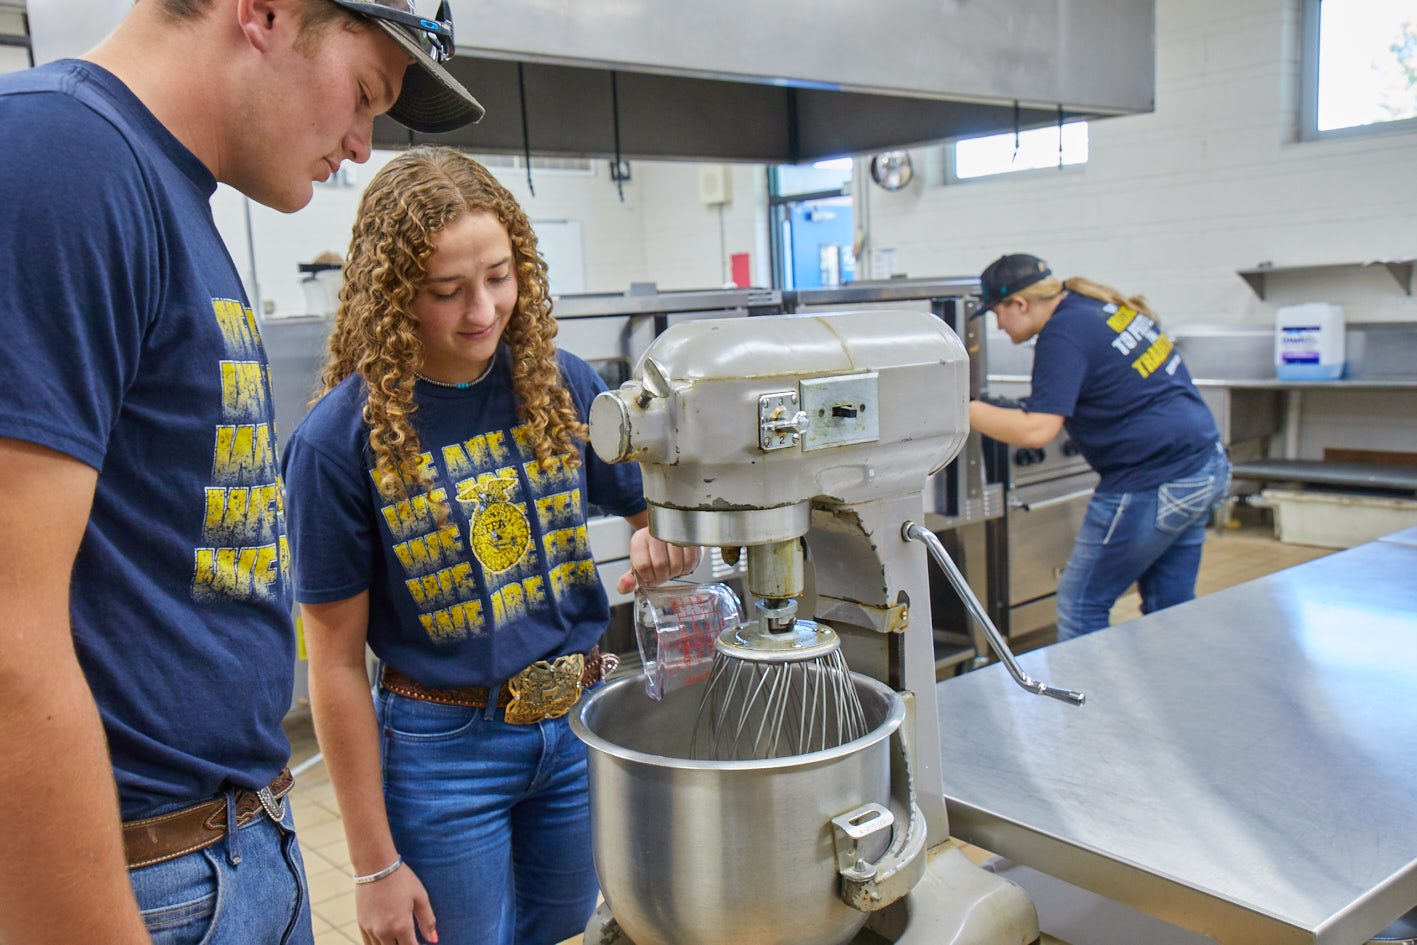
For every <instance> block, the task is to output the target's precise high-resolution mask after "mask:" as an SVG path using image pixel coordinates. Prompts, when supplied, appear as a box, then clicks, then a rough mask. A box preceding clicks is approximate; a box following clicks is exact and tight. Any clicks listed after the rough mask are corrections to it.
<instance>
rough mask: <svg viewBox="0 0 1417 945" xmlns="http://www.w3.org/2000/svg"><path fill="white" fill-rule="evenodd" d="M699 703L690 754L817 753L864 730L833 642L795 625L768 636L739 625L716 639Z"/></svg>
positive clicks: (807, 624) (720, 757)
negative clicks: (710, 666)
mask: <svg viewBox="0 0 1417 945" xmlns="http://www.w3.org/2000/svg"><path fill="white" fill-rule="evenodd" d="M715 649H716V652H715V654H714V659H713V668H712V669H711V670H710V671H709V677H708V681H707V683H705V685H704V693H703V697H702V698H701V699H700V701H699V713H698V717H697V718H696V719H695V721H694V731H693V735H692V736H691V740H690V753H691V754H690V757H692V758H695V759H698V760H713V761H734V760H766V759H770V758H787V757H790V756H793V755H801V754H806V753H808V752H814V751H823V750H825V749H828V748H835V747H837V746H839V745H844V744H846V743H847V742H849V741H852V740H854V739H857V738H860V737H861V736H863V735H865V734H866V733H867V731H868V728H867V725H866V714H865V712H864V711H863V709H862V708H861V700H860V698H859V697H858V696H857V693H856V686H855V685H854V684H853V683H852V680H851V672H850V670H849V669H848V668H847V666H846V659H845V657H843V656H842V655H841V642H840V640H838V639H837V635H836V632H835V631H833V630H832V629H831V628H830V627H822V626H819V625H818V624H816V623H815V622H813V621H810V620H798V621H795V623H794V624H793V625H792V626H791V627H790V628H789V629H787V630H785V631H781V632H769V631H765V630H760V629H758V627H757V625H756V624H744V625H742V626H740V627H737V628H734V629H730V630H725V631H724V632H723V633H722V634H720V635H719V637H718V641H717V643H716V647H715Z"/></svg>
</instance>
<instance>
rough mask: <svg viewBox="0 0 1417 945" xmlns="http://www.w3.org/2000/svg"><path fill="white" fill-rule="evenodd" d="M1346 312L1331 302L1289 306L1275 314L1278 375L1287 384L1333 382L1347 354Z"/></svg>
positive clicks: (1275, 349) (1275, 350)
mask: <svg viewBox="0 0 1417 945" xmlns="http://www.w3.org/2000/svg"><path fill="white" fill-rule="evenodd" d="M1343 329H1344V325H1343V309H1341V308H1339V307H1338V306H1337V305H1334V304H1332V303H1330V302H1306V303H1304V304H1303V305H1285V306H1283V307H1281V308H1280V309H1279V310H1278V311H1277V312H1275V313H1274V373H1275V376H1276V377H1278V378H1279V379H1280V380H1286V381H1332V380H1337V379H1338V378H1340V377H1342V376H1343V368H1344V365H1345V363H1346V359H1347V355H1346V353H1345V348H1344V338H1343Z"/></svg>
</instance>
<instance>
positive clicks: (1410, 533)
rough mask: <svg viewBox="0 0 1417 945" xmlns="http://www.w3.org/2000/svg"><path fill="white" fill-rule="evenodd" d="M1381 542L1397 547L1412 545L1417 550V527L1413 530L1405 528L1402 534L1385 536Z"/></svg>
mask: <svg viewBox="0 0 1417 945" xmlns="http://www.w3.org/2000/svg"><path fill="white" fill-rule="evenodd" d="M1379 540H1380V541H1386V542H1391V543H1392V544H1395V545H1410V546H1412V547H1414V548H1417V525H1414V526H1412V527H1411V528H1404V529H1403V530H1402V531H1400V532H1393V533H1392V534H1391V535H1384V536H1383V537H1382V538H1381V539H1379Z"/></svg>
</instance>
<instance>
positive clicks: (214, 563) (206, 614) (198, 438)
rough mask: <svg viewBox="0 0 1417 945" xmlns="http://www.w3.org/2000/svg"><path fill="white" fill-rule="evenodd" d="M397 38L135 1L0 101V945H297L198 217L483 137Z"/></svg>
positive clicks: (287, 642)
mask: <svg viewBox="0 0 1417 945" xmlns="http://www.w3.org/2000/svg"><path fill="white" fill-rule="evenodd" d="M407 10H408V8H407V7H406V6H405V5H404V4H403V3H402V2H401V0H400V2H398V3H396V5H395V6H393V7H382V6H377V5H370V4H357V3H350V2H348V0H196V2H193V0H139V2H138V3H137V5H136V7H135V8H134V9H133V10H132V11H131V12H130V13H129V14H128V15H127V17H126V18H125V19H124V21H123V23H122V24H121V25H120V26H119V27H118V29H117V31H116V32H115V33H114V34H113V35H111V36H110V37H109V38H108V39H107V40H105V41H104V42H103V43H102V44H101V45H100V46H98V47H97V48H96V49H94V50H93V51H92V52H91V53H89V55H88V56H87V57H86V58H85V59H83V60H66V61H60V62H56V63H51V64H48V65H45V66H41V67H40V68H37V69H31V70H28V71H26V72H21V73H16V74H13V75H10V76H6V77H4V78H0V141H3V147H0V206H4V207H5V222H4V224H3V225H0V272H3V273H4V274H5V277H4V279H0V318H3V319H4V325H5V329H6V344H5V345H4V346H0V373H2V374H3V376H4V378H5V384H4V385H3V388H0V465H3V468H4V469H5V472H6V475H5V476H4V477H3V479H0V538H3V540H0V612H3V613H4V615H5V617H4V620H3V622H0V718H3V719H4V720H5V725H4V726H3V727H2V728H0V758H3V759H4V762H5V763H4V765H3V766H0V941H4V942H13V943H20V942H24V943H25V945H39V943H66V945H67V943H73V942H104V943H110V945H130V943H144V942H148V941H149V940H150V935H149V931H150V930H151V931H156V930H157V929H159V928H161V929H163V930H164V931H163V935H164V939H163V940H164V941H173V942H177V941H184V942H185V941H193V942H195V941H198V940H202V941H207V942H210V943H212V945H235V943H241V945H259V943H271V945H274V943H276V942H282V943H284V942H291V943H299V942H305V943H309V942H310V941H311V930H310V918H309V906H308V895H307V894H306V891H305V887H304V877H303V874H302V871H301V867H300V854H299V850H298V847H297V846H296V844H295V841H294V834H293V827H292V824H291V819H290V814H289V811H288V810H286V809H285V807H284V805H283V804H282V802H281V800H280V795H281V794H282V793H283V792H284V791H285V790H287V789H288V787H289V783H290V779H289V775H288V774H287V773H285V772H283V770H282V769H283V768H284V766H285V764H286V760H287V757H288V755H289V745H288V744H287V742H286V740H285V737H284V735H283V733H282V731H281V727H280V723H281V719H282V717H283V715H284V714H285V711H286V709H287V708H288V707H289V701H290V694H291V681H292V670H293V665H294V659H295V645H294V634H293V630H292V627H291V622H290V607H291V597H290V578H289V560H288V558H289V555H288V546H287V541H286V528H285V519H284V506H283V497H282V494H281V482H280V478H279V476H278V465H277V461H276V456H275V444H276V434H275V429H274V422H273V412H272V402H271V392H270V386H269V380H268V373H267V369H266V358H265V353H264V350H263V348H262V346H261V339H260V332H259V329H258V323H257V319H256V317H255V316H254V314H253V313H252V311H251V307H250V304H249V302H248V300H247V298H246V295H245V292H244V291H243V288H242V284H241V279H240V276H239V275H238V273H237V270H236V268H235V266H234V265H233V264H232V261H231V258H230V256H229V255H228V253H227V251H226V248H225V247H224V246H223V244H222V241H221V239H220V237H219V235H218V233H217V230H216V227H215V225H214V222H213V220H212V214H211V208H210V203H209V201H210V198H211V196H212V193H213V192H214V191H215V189H216V185H217V183H218V182H224V183H228V184H230V185H232V186H234V187H236V188H237V189H238V190H240V191H242V192H243V193H245V194H246V195H248V196H250V197H252V198H254V199H256V200H258V201H260V202H262V203H264V204H266V205H268V206H271V207H274V208H276V209H279V210H283V211H294V210H297V209H299V208H300V207H302V206H304V205H305V204H306V203H307V202H308V201H309V200H310V197H311V193H312V182H313V181H315V180H324V179H326V178H328V177H329V175H330V174H332V173H333V172H334V171H335V170H336V169H337V168H338V166H339V164H340V162H341V161H344V160H353V161H356V162H362V161H364V160H366V159H367V158H368V156H369V147H370V138H371V133H372V126H373V120H374V116H375V115H377V114H380V113H383V112H385V111H390V110H391V109H392V111H391V115H392V116H393V117H395V118H397V119H399V120H401V121H403V122H404V123H405V124H407V125H409V126H410V127H412V128H415V129H417V130H424V131H441V130H448V129H450V128H453V127H457V126H458V125H461V124H465V123H466V122H468V121H470V120H476V119H477V118H478V117H480V115H481V106H479V105H478V104H477V103H476V101H475V100H474V99H472V97H471V96H470V95H468V93H467V92H466V91H465V90H463V89H462V88H461V86H459V85H458V84H457V83H456V82H455V81H454V80H453V79H452V78H451V77H450V76H449V75H448V74H447V73H446V71H445V70H443V69H442V67H441V66H439V65H437V63H436V62H435V59H434V57H435V56H437V57H442V56H444V55H451V24H450V23H437V22H434V21H430V20H423V21H420V20H419V19H418V18H416V17H413V16H411V15H409V13H408V12H406V11H407ZM430 50H431V53H430ZM406 76H407V77H408V79H409V81H408V82H405V77H406ZM120 820H121V821H122V822H123V827H122V828H121V829H120ZM125 861H126V862H125ZM125 866H126V869H125Z"/></svg>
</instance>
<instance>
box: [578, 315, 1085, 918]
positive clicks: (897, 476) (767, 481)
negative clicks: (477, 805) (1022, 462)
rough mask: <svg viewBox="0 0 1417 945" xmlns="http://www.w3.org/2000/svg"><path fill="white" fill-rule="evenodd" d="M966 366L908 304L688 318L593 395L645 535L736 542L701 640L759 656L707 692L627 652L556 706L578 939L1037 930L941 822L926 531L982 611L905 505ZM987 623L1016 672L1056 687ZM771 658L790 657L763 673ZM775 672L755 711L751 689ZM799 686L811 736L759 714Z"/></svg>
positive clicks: (934, 450) (956, 404)
mask: <svg viewBox="0 0 1417 945" xmlns="http://www.w3.org/2000/svg"><path fill="white" fill-rule="evenodd" d="M968 371H969V365H968V355H967V353H966V352H965V350H964V347H963V345H962V344H961V343H960V341H959V339H958V337H957V336H956V335H955V334H954V332H952V331H951V330H950V328H949V327H948V326H947V325H945V324H944V322H942V321H940V320H939V319H937V318H935V317H933V316H931V315H929V314H927V313H922V312H908V311H871V312H843V313H829V314H818V315H812V316H771V317H757V318H750V319H723V320H701V321H694V322H687V323H682V324H679V325H676V326H674V327H673V328H671V329H670V330H669V331H667V332H665V333H664V334H663V335H661V336H660V337H659V338H658V339H656V341H655V342H654V344H653V345H651V346H650V348H649V350H648V351H647V352H646V354H645V357H644V359H643V360H642V361H641V365H640V370H639V373H640V378H639V379H638V380H632V381H629V382H627V383H626V384H624V385H623V386H622V387H621V388H620V389H619V390H617V391H611V392H607V393H603V394H601V395H600V396H599V397H598V398H597V399H596V400H595V402H594V404H593V405H592V407H591V412H590V430H591V445H592V447H593V448H594V449H595V451H596V453H597V454H598V455H599V456H600V457H601V458H602V459H604V460H606V461H608V462H638V463H640V466H641V469H642V471H643V476H644V490H645V498H646V499H647V500H648V503H649V518H650V530H651V532H652V533H653V534H654V535H656V536H657V537H659V538H661V539H663V540H665V541H669V542H673V543H677V544H683V545H715V546H719V547H721V548H724V549H732V550H733V551H734V552H736V549H738V548H740V547H743V548H746V554H747V572H748V574H747V589H748V591H749V593H750V594H751V596H752V597H753V598H755V599H756V602H757V603H756V608H757V609H756V614H755V615H752V616H750V619H749V621H748V622H747V623H745V624H744V625H743V626H742V627H740V628H737V629H736V630H730V631H728V632H725V633H724V634H723V636H721V637H720V638H719V641H718V652H719V654H720V659H721V660H724V661H728V665H729V666H731V668H732V670H733V671H737V670H740V669H741V668H742V667H741V666H739V665H735V664H733V662H732V661H734V660H741V661H743V662H744V664H745V665H749V666H750V667H751V668H752V669H753V670H755V671H756V670H761V671H762V673H763V676H762V678H763V679H764V680H765V682H755V683H753V684H751V685H749V684H747V683H744V684H743V685H741V686H737V684H735V686H737V688H735V689H734V690H732V692H733V693H737V695H736V696H734V695H732V694H730V695H728V696H725V695H724V693H725V692H729V690H725V689H724V688H723V686H724V685H726V684H725V683H723V682H722V680H724V679H726V678H727V677H726V676H725V675H724V672H726V671H727V670H724V668H723V667H717V668H716V670H715V677H716V678H718V679H719V680H720V682H719V683H715V682H714V679H715V677H711V678H710V679H709V680H707V681H705V682H701V683H698V684H696V685H694V686H690V687H688V688H685V689H682V690H678V691H675V692H672V693H670V694H669V695H668V696H666V697H665V698H664V699H663V701H661V702H657V703H656V702H651V701H650V700H649V699H648V698H647V697H646V695H645V694H644V691H643V686H642V685H640V684H639V681H638V680H636V679H633V678H627V679H620V680H617V681H614V682H612V683H610V684H608V685H606V686H603V687H601V688H599V689H597V690H595V691H593V692H592V693H590V694H589V695H588V696H587V697H586V698H585V699H584V700H582V702H581V704H580V705H579V706H578V708H577V710H576V711H575V713H574V714H573V717H572V725H573V727H574V728H575V730H576V733H577V734H578V735H579V736H580V737H581V738H582V739H583V740H584V741H585V742H586V743H587V745H588V746H589V755H590V786H591V810H592V822H593V834H594V846H595V858H596V870H597V875H598V876H599V878H600V883H601V888H602V891H603V892H604V895H605V900H606V901H605V903H604V904H603V905H602V907H601V908H600V909H599V910H598V911H597V913H596V914H595V915H594V916H593V917H592V919H591V922H590V924H589V926H588V927H587V930H586V938H585V940H586V943H587V945H611V943H625V945H671V943H672V945H708V943H720V942H734V943H761V945H842V943H846V942H855V943H865V942H894V943H924V942H930V943H940V942H948V943H956V945H968V943H976V945H1027V943H1030V942H1033V941H1035V940H1036V939H1037V937H1038V922H1037V916H1036V913H1035V911H1034V908H1033V905H1032V903H1031V902H1030V901H1029V900H1028V898H1027V896H1026V895H1025V894H1024V893H1023V892H1022V890H1020V889H1019V888H1018V887H1016V886H1014V885H1013V884H1011V883H1009V882H1007V881H1006V880H1003V879H1000V878H999V877H996V876H994V875H993V874H992V873H989V872H987V871H985V870H982V869H979V868H978V867H975V866H974V865H973V864H971V863H970V862H969V861H968V860H967V859H966V858H965V857H964V856H963V855H962V854H961V853H960V852H959V851H958V850H957V849H955V848H953V847H950V846H949V845H947V844H944V841H945V840H946V839H947V838H948V836H949V826H948V820H947V818H946V814H945V805H944V796H943V788H942V780H941V768H942V765H943V764H944V763H945V762H946V759H942V758H941V757H940V738H939V727H938V726H939V724H940V720H939V718H938V716H937V710H936V700H935V658H934V639H933V630H932V626H931V620H930V603H929V601H930V595H929V586H928V575H927V565H926V552H927V550H928V551H929V552H930V554H932V555H933V556H934V557H935V558H936V560H937V561H938V562H939V563H940V565H941V566H942V567H944V568H945V569H946V573H947V576H948V577H949V578H950V579H951V581H952V583H954V584H955V586H956V587H957V589H959V590H960V591H961V594H962V596H963V597H964V598H965V600H966V603H967V604H968V605H969V606H970V608H971V612H973V613H974V614H975V616H976V617H977V618H980V619H982V620H983V622H984V623H985V624H986V628H987V629H989V630H991V631H992V626H991V625H988V618H987V615H985V614H984V613H983V611H982V609H981V608H979V607H978V603H977V601H975V600H974V599H973V596H972V594H970V593H969V591H968V585H967V584H965V583H964V581H963V579H962V577H961V576H960V575H959V573H958V571H957V570H956V569H955V568H954V566H953V563H952V562H950V561H949V559H948V556H946V555H945V553H944V549H943V547H941V546H940V543H939V542H938V540H937V539H935V537H934V535H932V534H931V533H929V532H928V531H927V530H926V529H924V528H923V527H921V526H920V525H919V524H917V522H918V521H919V520H920V519H921V518H922V517H923V499H922V490H923V489H924V488H925V485H926V480H927V478H928V477H929V475H930V474H931V473H933V472H935V471H937V470H939V469H941V468H943V467H944V466H945V465H946V464H947V463H948V462H949V461H950V460H951V459H952V458H953V457H954V456H955V455H956V454H957V453H958V452H959V450H960V448H961V447H962V446H963V444H964V440H965V437H966V436H967V435H968V431H969V421H968V393H967V391H968ZM991 640H992V641H993V642H994V644H995V647H996V649H997V650H998V651H999V655H1000V657H1001V658H1002V659H1003V660H1004V661H1005V662H1006V663H1007V664H1008V667H1009V669H1010V672H1011V673H1013V675H1014V678H1015V679H1016V680H1018V681H1019V683H1020V684H1021V685H1024V686H1025V687H1026V688H1029V689H1031V690H1032V691H1034V692H1037V693H1039V694H1043V695H1051V696H1055V697H1057V698H1059V699H1062V700H1064V701H1070V702H1075V703H1076V702H1080V701H1081V696H1080V695H1079V694H1076V693H1070V692H1067V691H1066V690H1056V689H1052V688H1050V687H1048V686H1045V685H1043V684H1042V683H1038V682H1036V681H1034V680H1032V679H1029V678H1028V677H1027V676H1026V675H1024V674H1023V672H1022V670H1021V669H1019V667H1018V665H1017V663H1016V662H1015V661H1014V660H1013V657H1012V655H1011V654H1009V653H1008V650H1007V647H1006V646H1005V645H1004V643H1003V640H1002V638H1001V637H999V636H998V634H997V631H994V632H992V633H991ZM799 655H800V656H802V657H813V658H821V659H818V660H817V662H814V663H810V664H808V663H804V662H800V661H799ZM823 657H825V658H823ZM842 657H844V658H845V664H846V666H849V668H850V670H851V672H849V673H848V672H847V671H846V669H845V667H843V666H841V664H840V659H841V658H842ZM784 660H785V661H788V662H791V663H794V664H799V665H802V666H807V667H808V668H806V669H804V670H801V671H800V672H799V674H798V675H797V676H788V675H785V674H784V673H783V672H782V671H781V668H780V664H781V663H782V661H784ZM774 672H777V673H778V675H773V673H774ZM796 679H801V680H803V681H802V682H801V683H800V685H799V688H798V689H796V690H792V695H791V696H790V698H784V699H782V700H780V701H779V702H775V703H773V705H775V706H777V708H775V709H772V710H770V711H769V712H768V714H763V709H762V706H763V705H764V704H765V703H766V698H765V697H764V699H763V700H761V701H760V700H759V697H758V694H759V693H760V692H763V691H764V689H765V688H766V687H768V686H776V685H777V684H778V683H779V682H782V685H783V686H784V687H790V686H792V685H797V684H796V683H794V682H793V680H796ZM784 680H786V681H785V682H784ZM715 686H717V687H718V688H716V689H715V688H712V687H715ZM787 691H789V690H788V689H787V688H785V689H784V692H787ZM745 692H746V693H749V695H747V696H745V695H743V693H745ZM716 693H717V695H716ZM822 693H825V694H827V695H822V696H820V698H827V696H828V695H831V694H832V693H835V699H836V702H835V703H831V704H832V705H834V706H835V709H834V711H836V710H838V709H839V710H840V711H836V714H835V715H832V714H831V713H827V715H828V717H830V718H836V719H838V721H836V722H829V723H828V724H827V726H826V728H824V729H823V730H822V731H821V732H820V733H819V735H820V736H821V737H813V738H807V739H803V740H802V741H801V742H800V743H797V742H793V740H792V739H791V738H790V737H788V736H784V735H782V733H781V732H778V731H776V729H782V730H784V731H787V732H792V731H797V730H798V729H799V728H800V729H801V730H803V731H806V730H807V729H809V728H810V727H811V726H812V725H813V724H816V723H813V722H809V721H808V719H809V718H810V719H819V718H821V717H822V716H821V714H820V713H819V711H818V708H817V707H818V706H819V705H820V704H821V703H819V702H818V701H817V700H818V698H819V694H822ZM725 698H727V699H729V700H732V699H734V698H737V700H738V701H737V702H736V703H734V704H732V705H730V706H728V707H727V708H725V707H723V706H722V705H720V703H721V702H722V701H723V700H724V699H725ZM716 700H717V701H716ZM809 706H810V707H811V708H809ZM1060 711H1066V710H1062V709H1060ZM784 714H785V715H786V717H787V721H786V722H783V716H784ZM847 715H850V716H853V717H854V718H856V720H857V722H856V723H855V724H846V723H845V722H842V721H840V719H842V718H844V717H845V716H847ZM725 719H727V720H729V721H728V722H726V723H725V722H724V720H725ZM733 720H736V721H733ZM960 724H967V723H966V722H965V720H961V722H960ZM706 725H708V726H712V727H713V729H714V731H713V738H712V741H711V744H712V748H711V749H710V750H708V751H705V750H704V749H703V745H704V744H705V741H704V737H703V730H704V727H705V726H706ZM765 727H771V728H773V729H774V731H773V732H772V733H771V737H769V738H766V739H765V738H763V737H762V735H761V731H762V729H763V728H765ZM863 731H864V734H863ZM745 733H746V734H745ZM749 738H751V739H752V743H751V744H748V743H746V742H745V741H744V740H745V739H749ZM725 744H726V745H728V746H729V748H728V749H727V750H725V748H724V745H725ZM745 746H746V747H745ZM763 746H770V747H763ZM783 746H785V747H783Z"/></svg>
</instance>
